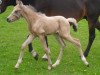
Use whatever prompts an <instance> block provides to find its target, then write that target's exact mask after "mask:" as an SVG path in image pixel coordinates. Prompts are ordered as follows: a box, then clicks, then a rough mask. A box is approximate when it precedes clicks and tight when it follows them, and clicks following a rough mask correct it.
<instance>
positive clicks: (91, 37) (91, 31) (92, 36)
mask: <svg viewBox="0 0 100 75" xmlns="http://www.w3.org/2000/svg"><path fill="white" fill-rule="evenodd" d="M87 20H88V25H89V42H88V45H87V48H86V50H85V52H84V56H85V57H87V56H88V53H89V51H90V48H91V46H92V43H93V41H94V39H95V27H96V23H97V20H98V18H97V17H95V18H88V19H87Z"/></svg>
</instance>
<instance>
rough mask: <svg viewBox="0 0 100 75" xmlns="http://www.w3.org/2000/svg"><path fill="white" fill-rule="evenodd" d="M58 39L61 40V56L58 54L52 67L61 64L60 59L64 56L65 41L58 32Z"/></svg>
mask: <svg viewBox="0 0 100 75" xmlns="http://www.w3.org/2000/svg"><path fill="white" fill-rule="evenodd" d="M56 39H57V41H58V42H59V44H60V45H61V50H60V53H59V56H58V58H57V60H56V62H55V63H54V64H53V65H52V67H56V66H57V65H59V64H60V60H61V58H62V55H63V51H64V48H65V43H64V41H63V40H62V38H61V37H60V36H59V35H58V34H57V35H56Z"/></svg>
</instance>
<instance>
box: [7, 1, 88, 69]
mask: <svg viewBox="0 0 100 75" xmlns="http://www.w3.org/2000/svg"><path fill="white" fill-rule="evenodd" d="M20 17H23V18H25V19H26V21H27V23H28V29H29V32H30V34H29V37H28V38H27V40H26V41H25V42H24V43H23V44H22V47H21V52H20V56H19V59H18V61H17V64H16V65H15V68H19V65H20V63H21V62H22V58H23V55H24V49H25V47H26V46H27V45H28V44H29V43H31V42H32V40H33V39H35V38H36V37H38V38H39V39H40V41H41V43H42V44H43V47H44V50H45V53H46V55H47V58H48V69H49V70H50V69H51V68H52V67H56V66H57V65H58V64H59V63H60V60H61V58H62V55H63V50H64V47H65V44H64V40H67V41H69V42H71V43H72V44H74V45H75V46H76V47H78V49H79V52H80V56H81V59H82V61H83V62H84V64H85V65H88V62H87V61H86V58H85V57H84V55H83V52H82V49H81V44H80V41H79V40H78V39H75V38H73V37H72V36H71V35H70V24H69V22H72V23H74V27H76V28H77V23H76V20H75V19H74V18H68V19H66V18H64V17H62V16H52V17H47V16H46V15H44V14H42V13H37V12H36V11H34V10H32V7H31V6H25V5H23V3H22V2H21V1H17V5H16V6H15V7H14V10H13V11H12V13H11V14H10V15H9V16H8V18H7V20H8V22H13V21H15V20H17V19H19V18H20ZM49 34H54V35H55V36H56V39H57V40H58V42H59V43H60V45H61V51H60V53H59V56H58V59H57V61H56V62H55V63H54V64H53V65H52V61H51V59H50V55H49V49H48V47H47V45H46V41H45V38H44V37H45V36H47V35H49Z"/></svg>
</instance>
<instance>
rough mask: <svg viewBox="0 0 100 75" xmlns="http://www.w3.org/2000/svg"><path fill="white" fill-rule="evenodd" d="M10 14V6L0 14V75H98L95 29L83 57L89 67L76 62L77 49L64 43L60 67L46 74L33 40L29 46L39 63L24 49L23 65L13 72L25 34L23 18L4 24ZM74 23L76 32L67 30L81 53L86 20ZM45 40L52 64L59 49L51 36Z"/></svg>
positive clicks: (38, 45)
mask: <svg viewBox="0 0 100 75" xmlns="http://www.w3.org/2000/svg"><path fill="white" fill-rule="evenodd" d="M11 11H12V7H9V8H8V9H7V10H6V12H5V13H3V14H0V75H100V50H99V49H100V41H99V39H100V32H99V31H98V30H96V35H97V36H96V38H95V41H94V43H93V45H92V48H91V51H90V54H89V56H88V57H87V60H88V62H89V64H90V67H86V66H85V65H84V64H83V62H82V61H81V60H80V58H79V53H78V50H77V48H75V47H74V46H73V45H72V44H70V43H68V42H66V45H67V47H66V48H65V49H64V50H65V51H64V55H63V58H62V60H61V63H60V65H58V66H57V67H56V68H54V69H52V70H50V71H49V70H48V69H47V62H46V61H42V59H41V57H42V56H43V54H44V50H43V47H42V45H41V43H40V41H39V40H38V38H36V39H35V40H34V42H33V46H34V49H35V50H36V51H37V52H38V53H39V60H38V61H36V60H35V59H34V58H33V57H32V55H31V54H30V53H29V52H28V48H26V49H25V54H24V58H23V62H22V64H21V65H20V68H19V69H18V70H15V68H14V66H15V64H16V62H17V59H18V56H19V52H20V47H21V45H22V43H23V42H24V41H25V39H26V36H27V35H28V33H29V32H28V29H27V25H26V21H25V20H24V19H20V20H18V21H16V22H14V23H7V22H6V17H7V16H8V15H9V14H10V12H11ZM78 24H79V27H78V32H74V31H73V29H72V28H71V34H72V36H74V37H76V38H78V39H80V41H81V44H82V49H83V51H84V50H85V49H86V46H87V42H88V24H87V21H86V20H82V21H80V22H79V23H78ZM48 41H49V47H50V49H51V59H52V62H53V63H54V62H55V61H56V59H57V56H58V54H59V51H60V49H59V48H60V47H59V44H58V43H57V41H56V40H55V38H54V37H53V36H49V37H48Z"/></svg>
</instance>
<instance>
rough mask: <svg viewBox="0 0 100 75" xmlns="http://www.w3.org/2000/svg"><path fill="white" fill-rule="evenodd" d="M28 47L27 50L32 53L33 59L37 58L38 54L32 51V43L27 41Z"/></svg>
mask: <svg viewBox="0 0 100 75" xmlns="http://www.w3.org/2000/svg"><path fill="white" fill-rule="evenodd" d="M28 36H29V35H28ZM28 48H29V52H30V53H32V55H33V57H34V58H35V60H38V54H37V53H36V52H35V51H34V49H33V47H32V43H29V44H28Z"/></svg>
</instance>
